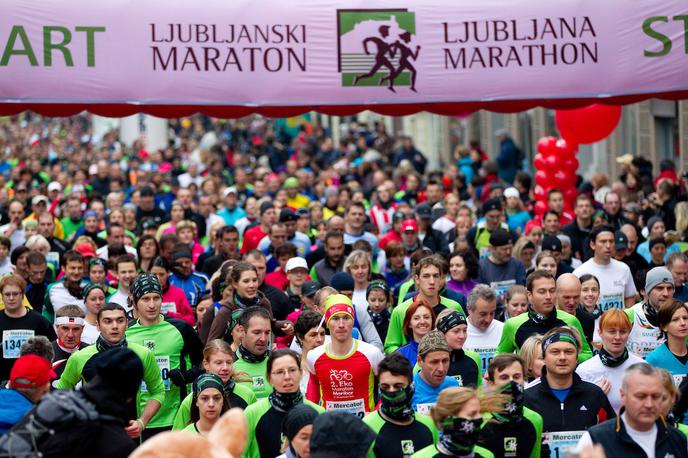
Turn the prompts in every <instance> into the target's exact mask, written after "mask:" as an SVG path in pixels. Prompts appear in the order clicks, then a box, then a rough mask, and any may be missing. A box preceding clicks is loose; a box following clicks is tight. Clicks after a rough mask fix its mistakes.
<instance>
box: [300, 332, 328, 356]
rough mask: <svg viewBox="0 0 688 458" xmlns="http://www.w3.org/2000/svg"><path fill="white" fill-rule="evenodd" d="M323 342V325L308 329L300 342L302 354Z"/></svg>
mask: <svg viewBox="0 0 688 458" xmlns="http://www.w3.org/2000/svg"><path fill="white" fill-rule="evenodd" d="M324 343H325V328H324V327H323V326H317V327H315V328H311V329H309V330H308V332H307V333H306V335H305V336H303V341H302V342H301V348H302V351H303V352H304V354H307V353H308V352H309V351H311V350H312V349H314V348H318V347H319V346H321V345H322V344H324Z"/></svg>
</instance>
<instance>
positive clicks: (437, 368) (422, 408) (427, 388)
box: [411, 315, 463, 415]
mask: <svg viewBox="0 0 688 458" xmlns="http://www.w3.org/2000/svg"><path fill="white" fill-rule="evenodd" d="M460 316H461V317H462V316H463V315H460ZM450 356H451V347H450V346H449V345H448V344H447V339H446V338H445V337H444V334H442V332H441V331H439V330H432V331H430V332H429V333H427V334H426V335H425V337H423V338H422V339H421V341H420V344H419V345H418V367H419V368H420V370H419V371H418V372H416V373H415V374H414V376H413V386H414V392H413V399H412V400H411V406H412V407H413V410H415V411H416V412H419V413H421V414H425V415H428V414H430V408H431V407H432V406H433V405H435V402H437V396H438V395H439V394H440V392H441V391H442V390H443V389H445V388H449V387H458V386H459V382H458V381H457V380H456V379H455V378H454V377H448V376H447V374H448V372H449V367H450V364H451V359H450Z"/></svg>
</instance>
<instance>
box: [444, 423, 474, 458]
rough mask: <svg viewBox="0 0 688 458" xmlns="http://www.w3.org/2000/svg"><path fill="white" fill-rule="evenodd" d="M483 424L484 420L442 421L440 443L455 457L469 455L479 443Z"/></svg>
mask: <svg viewBox="0 0 688 458" xmlns="http://www.w3.org/2000/svg"><path fill="white" fill-rule="evenodd" d="M482 423H483V419H482V418H476V419H468V418H461V417H447V418H445V419H444V420H442V425H441V430H442V431H441V432H440V434H439V441H438V442H439V443H440V445H442V447H444V448H445V449H446V450H447V451H448V452H451V453H453V454H454V455H455V456H465V455H469V454H471V453H472V452H473V448H475V445H476V444H477V443H478V437H479V436H480V426H481V425H482Z"/></svg>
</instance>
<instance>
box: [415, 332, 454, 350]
mask: <svg viewBox="0 0 688 458" xmlns="http://www.w3.org/2000/svg"><path fill="white" fill-rule="evenodd" d="M433 351H446V352H447V353H451V349H450V348H449V344H447V339H446V337H444V334H442V331H438V330H437V329H433V330H432V331H430V332H428V333H427V334H425V335H424V336H423V338H422V339H420V343H419V344H418V355H419V356H425V355H427V354H428V353H432V352H433Z"/></svg>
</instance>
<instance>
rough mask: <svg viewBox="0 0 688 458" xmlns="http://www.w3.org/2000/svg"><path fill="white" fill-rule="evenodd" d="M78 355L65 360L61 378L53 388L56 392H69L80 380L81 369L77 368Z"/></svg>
mask: <svg viewBox="0 0 688 458" xmlns="http://www.w3.org/2000/svg"><path fill="white" fill-rule="evenodd" d="M79 356H80V355H77V354H74V355H72V357H71V358H69V359H68V360H67V364H66V365H65V368H64V371H62V377H60V379H59V380H58V381H57V382H56V384H55V388H57V389H58V390H71V389H73V388H74V387H75V386H76V384H77V383H78V382H79V380H80V379H81V368H80V367H79V362H80V361H79V360H80V358H79Z"/></svg>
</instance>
